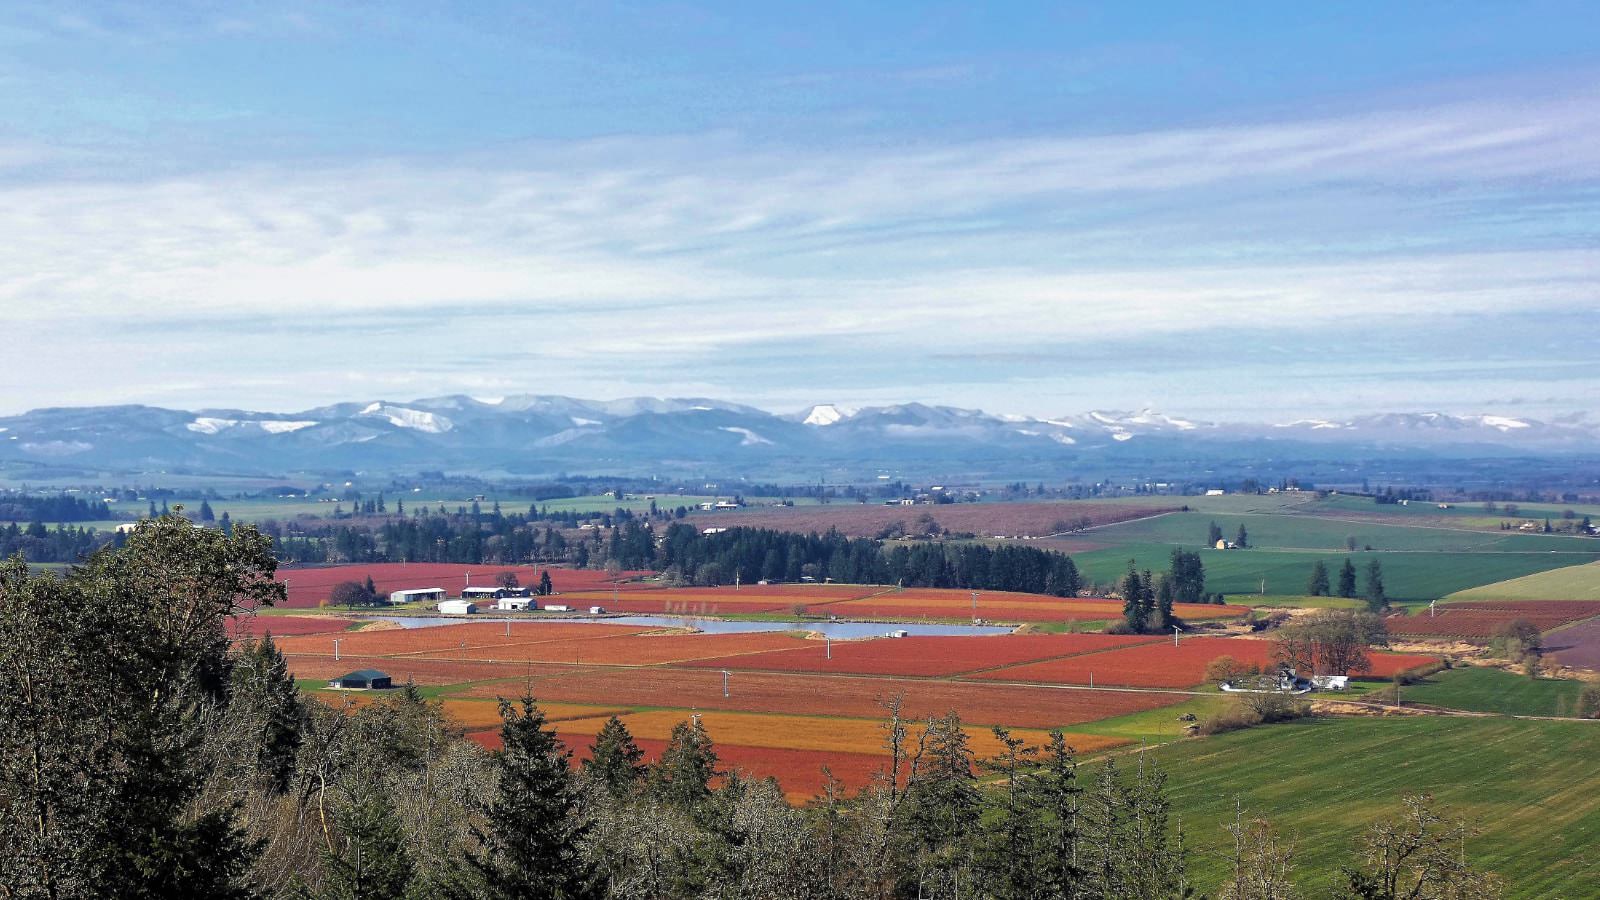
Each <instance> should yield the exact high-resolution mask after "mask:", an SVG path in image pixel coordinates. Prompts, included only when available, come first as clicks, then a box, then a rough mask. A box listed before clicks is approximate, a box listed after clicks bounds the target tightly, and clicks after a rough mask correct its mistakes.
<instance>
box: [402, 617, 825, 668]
mask: <svg viewBox="0 0 1600 900" xmlns="http://www.w3.org/2000/svg"><path fill="white" fill-rule="evenodd" d="M577 627H590V626H577ZM799 642H800V639H799V638H795V637H791V636H789V635H787V634H784V633H782V632H772V631H768V632H756V633H753V634H676V635H629V636H623V637H605V638H598V639H592V640H562V641H542V642H539V643H523V644H507V645H500V646H494V645H485V646H483V647H481V648H478V649H473V648H472V646H471V645H468V647H467V649H466V650H465V651H464V652H463V651H462V650H460V649H453V650H437V651H433V652H430V653H426V654H423V655H425V656H427V657H429V658H432V659H467V660H493V661H498V662H509V663H521V662H563V663H573V664H574V665H578V664H585V665H621V666H654V665H660V664H662V663H669V662H685V661H688V660H694V659H701V658H704V657H710V656H718V657H734V656H735V655H736V654H741V653H757V652H761V651H765V650H778V649H787V648H790V647H793V646H795V645H796V644H797V643H799Z"/></svg>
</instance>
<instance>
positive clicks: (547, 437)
mask: <svg viewBox="0 0 1600 900" xmlns="http://www.w3.org/2000/svg"><path fill="white" fill-rule="evenodd" d="M1596 437H1597V435H1596V432H1595V430H1594V429H1593V428H1592V427H1589V426H1587V425H1585V424H1583V423H1582V422H1580V421H1577V420H1574V421H1571V422H1567V423H1550V422H1537V421H1533V420H1530V419H1521V418H1510V417H1505V416H1492V415H1483V416H1467V417H1461V416H1448V415H1443V414H1440V413H1393V414H1385V415H1375V416H1366V417H1362V418H1358V419H1352V420H1348V421H1338V422H1335V421H1326V420H1320V419H1307V420H1301V421H1296V422H1285V423H1259V424H1237V423H1234V424H1221V423H1214V422H1200V421H1193V420H1187V419H1181V418H1174V417H1170V416H1165V415H1161V414H1158V413H1154V412H1150V411H1144V412H1139V413H1127V412H1090V413H1084V414H1081V415H1069V416H1061V417H1057V418H1045V419H1039V418H1031V417H1025V416H1001V415H992V414H990V413H986V412H982V411H980V410H973V409H956V408H952V407H945V406H927V405H924V404H920V403H907V404H901V405H896V406H879V407H868V408H865V409H844V408H840V407H837V406H833V405H826V404H824V405H818V406H814V407H811V408H810V409H806V410H803V411H800V412H798V413H794V414H789V415H779V414H774V413H770V412H766V411H763V410H760V409H756V408H754V407H750V406H743V405H739V404H735V403H727V402H723V401H719V400H704V399H693V398H690V399H656V398H648V397H640V398H629V399H624V400H613V401H590V400H579V399H574V398H571V397H553V396H532V395H525V396H515V397H507V398H505V399H503V400H499V401H495V402H485V401H481V400H476V399H473V398H470V397H463V396H450V397H434V398H428V399H421V400H412V401H408V402H389V401H381V400H380V401H371V402H354V403H340V404H335V405H332V406H324V407H319V408H316V409H308V410H304V411H302V412H296V413H288V414H284V413H261V412H250V411H246V410H237V409H204V410H195V411H187V410H174V409H160V408H155V407H147V406H104V407H85V408H54V409H38V410H34V411H32V412H28V413H24V414H22V415H18V416H11V417H7V418H0V463H7V462H9V463H13V464H15V463H31V464H34V465H36V466H48V465H61V466H70V467H75V468H77V467H95V468H109V469H115V470H124V471H126V470H133V471H141V470H143V471H151V470H171V469H175V468H182V469H191V470H197V471H205V472H234V473H241V474H243V473H257V472H283V471H289V470H328V469H355V470H362V471H368V472H374V471H378V472H381V471H387V470H416V469H419V468H448V469H451V470H455V471H463V470H476V471H504V472H523V473H533V472H550V471H558V470H564V471H571V472H585V471H596V472H599V471H607V472H609V471H621V470H623V469H638V468H641V467H646V468H652V469H654V470H658V471H668V470H680V471H708V470H721V471H736V470H739V469H741V468H761V469H768V470H770V469H771V468H773V467H775V466H784V467H793V469H794V471H795V472H796V475H797V476H799V475H801V474H804V473H805V472H808V471H811V470H810V469H808V468H806V467H809V466H856V467H859V466H862V465H867V466H879V467H892V466H899V465H906V464H910V463H923V464H931V465H935V466H954V465H973V466H979V467H984V468H988V469H992V470H996V471H999V470H1005V469H1006V468H1008V466H1012V465H1014V464H1018V463H1030V464H1035V465H1037V464H1049V463H1057V462H1059V463H1070V462H1071V461H1074V460H1085V459H1101V460H1108V459H1118V458H1124V459H1139V460H1147V461H1151V462H1152V463H1153V464H1158V463H1159V462H1160V461H1161V460H1163V459H1183V460H1189V461H1194V460H1205V459H1239V458H1246V457H1249V458H1269V457H1270V458H1272V459H1275V460H1284V459H1293V458H1295V457H1296V456H1307V455H1312V456H1317V455H1320V456H1323V457H1326V456H1327V455H1329V453H1330V451H1332V450H1334V449H1337V450H1338V452H1339V453H1345V452H1347V451H1350V450H1354V449H1357V448H1359V449H1361V450H1362V451H1363V452H1381V453H1386V454H1391V455H1422V456H1430V455H1438V456H1457V457H1459V456H1507V455H1550V454H1566V453H1592V452H1593V451H1594V450H1595V448H1596V447H1597V446H1600V445H1597V441H1596Z"/></svg>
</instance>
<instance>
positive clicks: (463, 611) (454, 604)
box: [439, 600, 478, 616]
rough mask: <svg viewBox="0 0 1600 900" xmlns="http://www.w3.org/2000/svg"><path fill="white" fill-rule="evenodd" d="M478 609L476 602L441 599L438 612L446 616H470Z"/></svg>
mask: <svg viewBox="0 0 1600 900" xmlns="http://www.w3.org/2000/svg"><path fill="white" fill-rule="evenodd" d="M477 611H478V604H476V603H473V602H471V601H469V600H441V601H439V612H441V613H444V614H445V615H447V616H470V615H472V614H473V613H475V612H477Z"/></svg>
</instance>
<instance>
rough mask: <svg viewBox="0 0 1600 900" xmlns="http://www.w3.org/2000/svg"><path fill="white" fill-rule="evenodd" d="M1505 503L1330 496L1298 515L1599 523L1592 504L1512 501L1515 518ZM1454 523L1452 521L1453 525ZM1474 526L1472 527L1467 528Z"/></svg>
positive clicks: (1485, 523) (1599, 512)
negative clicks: (1572, 518)
mask: <svg viewBox="0 0 1600 900" xmlns="http://www.w3.org/2000/svg"><path fill="white" fill-rule="evenodd" d="M1506 505H1507V504H1506V503H1504V502H1497V503H1496V504H1495V508H1494V509H1493V510H1486V509H1484V508H1483V503H1481V502H1475V501H1466V502H1461V503H1456V502H1451V503H1450V506H1449V508H1448V509H1440V508H1439V504H1438V503H1436V502H1432V503H1430V502H1427V501H1423V500H1414V501H1412V502H1411V503H1408V504H1406V505H1405V506H1401V505H1400V504H1398V503H1374V502H1373V500H1372V498H1371V497H1353V496H1350V495H1348V494H1330V495H1329V496H1327V497H1324V498H1322V499H1320V500H1315V501H1313V502H1311V503H1308V504H1306V505H1305V506H1304V507H1302V509H1301V511H1302V512H1304V513H1306V514H1309V515H1335V516H1358V517H1361V518H1375V519H1395V520H1401V521H1404V520H1407V519H1410V520H1424V519H1436V520H1440V521H1441V522H1451V523H1452V524H1454V522H1459V523H1460V524H1461V525H1463V526H1466V527H1488V528H1496V529H1497V528H1499V525H1500V523H1501V522H1506V521H1522V520H1524V519H1534V520H1536V521H1540V520H1543V519H1544V518H1546V517H1549V519H1550V522H1551V524H1552V525H1554V524H1557V523H1559V522H1561V521H1563V519H1562V515H1563V514H1564V513H1565V512H1566V511H1567V510H1569V509H1570V510H1572V512H1573V513H1574V514H1575V515H1576V516H1577V517H1578V518H1579V519H1581V518H1582V517H1583V516H1586V515H1587V516H1592V517H1594V518H1596V519H1600V506H1597V505H1595V504H1593V503H1522V502H1518V501H1511V505H1512V506H1515V507H1516V508H1517V512H1516V514H1515V515H1512V514H1510V513H1508V512H1507V511H1506ZM1452 520H1453V521H1452ZM1468 523H1473V524H1470V525H1469V524H1468Z"/></svg>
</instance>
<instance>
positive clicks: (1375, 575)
mask: <svg viewBox="0 0 1600 900" xmlns="http://www.w3.org/2000/svg"><path fill="white" fill-rule="evenodd" d="M1362 596H1363V597H1365V598H1366V601H1367V609H1368V610H1370V611H1371V612H1375V613H1381V612H1383V611H1384V610H1386V609H1388V608H1389V595H1388V594H1387V593H1385V592H1384V589H1383V566H1381V565H1379V564H1378V561H1377V560H1373V561H1372V562H1369V563H1367V586H1366V590H1365V591H1363V592H1362Z"/></svg>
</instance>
